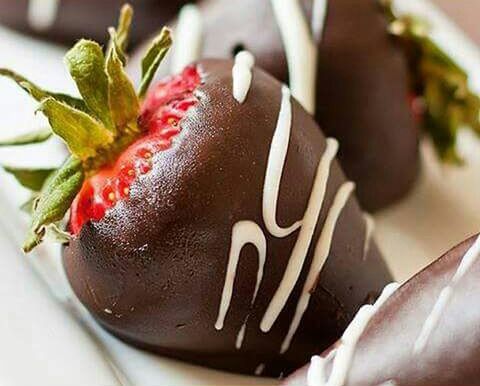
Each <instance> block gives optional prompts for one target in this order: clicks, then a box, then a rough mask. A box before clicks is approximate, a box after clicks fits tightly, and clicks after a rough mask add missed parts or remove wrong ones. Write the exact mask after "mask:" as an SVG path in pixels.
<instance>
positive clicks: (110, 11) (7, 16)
mask: <svg viewBox="0 0 480 386" xmlns="http://www.w3.org/2000/svg"><path fill="white" fill-rule="evenodd" d="M128 2H129V3H130V4H132V6H133V7H134V11H135V18H134V25H135V27H134V28H133V29H132V34H131V42H132V44H135V43H137V42H140V41H141V40H142V39H145V38H147V37H148V36H150V35H151V34H152V33H154V32H155V31H157V30H158V29H159V28H160V27H161V26H162V25H163V24H165V23H167V22H168V21H169V20H170V19H171V18H173V17H174V16H175V15H176V13H177V12H178V10H179V9H180V7H181V6H182V5H183V4H186V3H187V2H188V0H130V1H128ZM125 3H126V1H125V0H60V4H59V9H58V14H57V18H56V20H55V23H54V24H53V25H52V26H51V27H50V28H48V29H46V30H41V31H38V30H35V29H34V28H32V26H31V25H30V24H29V21H28V17H27V14H28V11H27V10H28V0H0V23H1V24H4V25H6V26H7V27H10V28H14V29H17V30H20V31H22V32H25V33H29V34H34V35H36V36H39V37H42V38H44V39H48V40H53V41H56V42H60V43H65V44H68V45H71V44H73V43H75V42H76V41H77V40H78V39H80V38H88V39H93V40H95V41H98V42H104V43H105V42H107V41H108V33H107V27H108V26H112V25H116V23H117V18H118V13H119V11H120V8H121V6H122V5H123V4H125Z"/></svg>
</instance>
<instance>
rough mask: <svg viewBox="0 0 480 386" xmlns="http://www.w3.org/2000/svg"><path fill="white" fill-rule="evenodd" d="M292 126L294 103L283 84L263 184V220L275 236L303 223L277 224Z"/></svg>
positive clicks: (285, 234)
mask: <svg viewBox="0 0 480 386" xmlns="http://www.w3.org/2000/svg"><path fill="white" fill-rule="evenodd" d="M291 126H292V103H291V100H290V90H289V89H288V87H287V86H282V102H281V106H280V112H279V114H278V121H277V127H276V128H275V132H274V134H273V139H272V144H271V146H270V153H269V155H268V162H267V172H266V174H265V183H264V186H263V205H262V206H263V221H264V222H265V226H266V228H267V230H268V231H269V232H270V234H272V235H273V236H275V237H285V236H288V235H289V234H291V233H292V232H294V231H296V230H297V229H298V228H300V226H301V225H302V222H301V221H297V222H295V223H294V224H293V225H291V226H289V227H288V228H282V227H280V226H279V225H278V224H277V202H278V193H279V190H280V181H281V178H282V174H283V168H284V166H285V158H286V157H287V150H288V143H289V141H290V130H291Z"/></svg>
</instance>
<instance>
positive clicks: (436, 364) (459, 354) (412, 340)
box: [284, 236, 480, 386]
mask: <svg viewBox="0 0 480 386" xmlns="http://www.w3.org/2000/svg"><path fill="white" fill-rule="evenodd" d="M479 276H480V238H479V237H478V236H475V237H472V238H470V239H468V240H466V241H464V242H463V243H461V244H459V245H458V246H456V247H455V248H453V249H451V250H450V251H449V252H447V253H446V254H445V255H443V256H442V257H441V258H439V259H438V260H437V261H436V262H434V263H432V264H431V265H430V266H429V267H427V268H425V269H424V270H423V271H421V272H420V273H419V274H417V275H416V276H414V277H413V278H412V279H410V280H409V281H407V282H406V283H405V284H404V285H403V286H402V287H400V288H399V289H398V290H397V291H395V292H394V293H393V294H392V295H391V296H390V297H389V299H388V300H387V301H386V303H384V305H383V306H382V307H381V308H379V310H378V311H377V312H376V313H375V314H374V316H373V317H372V318H371V320H370V322H369V323H368V324H367V326H366V328H365V329H364V331H363V332H362V334H361V336H360V339H359V340H358V343H357V344H356V346H355V348H354V353H353V358H352V359H351V361H349V363H348V366H347V368H346V369H347V372H346V373H345V376H346V379H345V382H342V383H341V384H342V385H345V386H360V385H361V386H377V385H395V386H432V385H435V386H451V385H455V386H467V385H471V386H473V385H478V384H479V379H480V365H479V364H480V362H479V359H478V358H479V355H480V344H479V342H480V328H479V326H480V308H479V307H477V306H476V305H477V303H478V297H479V295H480V284H479V283H480V281H479V280H478V278H479ZM338 347H339V346H338V345H337V346H336V347H335V346H334V347H332V349H330V350H329V351H330V352H332V354H331V355H330V360H327V361H326V362H325V367H324V370H325V376H327V377H329V376H330V375H331V371H332V363H334V362H333V361H334V360H335V359H334V358H335V355H336V354H335V353H333V351H332V350H334V349H335V348H337V350H338ZM337 352H338V351H337ZM312 363H313V362H312ZM317 363H318V362H317ZM339 367H340V366H339ZM314 370H315V368H314V367H313V366H312V365H307V366H305V367H304V368H302V369H301V370H299V371H297V372H296V373H294V374H293V375H292V376H291V377H290V378H289V379H287V380H286V381H285V383H284V385H286V386H307V385H308V386H322V385H325V384H326V380H325V379H324V380H322V379H320V377H319V376H318V373H317V374H315V371H314ZM307 374H308V376H307ZM307 378H308V381H307ZM335 384H336V383H335Z"/></svg>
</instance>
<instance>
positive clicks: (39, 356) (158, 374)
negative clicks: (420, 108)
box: [0, 0, 480, 386]
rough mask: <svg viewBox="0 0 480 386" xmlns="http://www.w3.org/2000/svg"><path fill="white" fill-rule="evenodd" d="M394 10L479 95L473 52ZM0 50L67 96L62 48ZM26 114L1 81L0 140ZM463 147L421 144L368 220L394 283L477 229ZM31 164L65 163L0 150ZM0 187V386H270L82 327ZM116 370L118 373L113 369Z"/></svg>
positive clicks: (442, 22) (8, 38)
mask: <svg viewBox="0 0 480 386" xmlns="http://www.w3.org/2000/svg"><path fill="white" fill-rule="evenodd" d="M398 5H399V8H401V9H402V10H408V9H414V10H415V11H417V12H422V13H425V14H427V15H428V16H429V19H430V20H431V21H433V24H434V25H435V26H436V27H437V28H436V29H435V38H436V39H437V40H438V42H439V43H441V45H442V47H444V48H445V49H447V50H448V51H449V52H450V53H451V54H452V55H453V56H454V57H456V58H457V60H459V61H460V63H461V64H462V65H463V66H464V67H465V68H466V69H467V70H468V72H469V73H470V75H471V84H472V87H474V89H475V90H477V91H480V71H479V70H478V69H480V54H479V53H478V51H477V49H476V48H475V46H474V45H473V44H472V43H470V42H469V41H468V40H467V39H466V38H465V37H464V36H463V34H462V33H460V32H459V31H458V29H456V28H455V26H453V25H451V24H450V23H449V22H448V20H446V19H445V18H444V17H443V15H442V14H440V13H438V12H437V11H436V10H435V9H433V8H432V7H431V6H429V5H428V4H427V3H426V2H425V1H421V0H400V2H398ZM0 52H1V53H2V55H1V57H0V66H1V67H13V68H15V69H16V70H18V71H19V72H21V73H23V74H25V75H27V76H29V77H30V78H31V79H32V80H34V81H35V82H37V83H38V84H40V85H42V86H45V87H48V88H53V89H56V90H61V91H69V92H72V91H75V88H74V85H73V83H72V82H71V81H70V80H69V77H68V74H67V71H66V70H65V68H64V66H63V61H62V57H63V54H64V50H63V49H61V48H57V47H53V46H50V45H47V44H43V43H38V42H34V41H32V40H30V39H27V38H23V37H20V36H18V35H15V34H13V33H10V32H8V31H6V30H3V29H0ZM34 109H35V103H33V102H32V101H31V100H30V98H29V97H28V96H26V95H25V94H23V93H21V92H20V91H19V90H18V88H17V87H16V86H15V85H13V84H12V83H11V82H9V81H7V80H4V79H0V127H1V128H2V130H1V132H0V134H1V136H5V137H6V136H9V135H12V134H14V133H15V134H18V133H19V131H20V130H22V131H23V130H25V131H26V130H29V129H31V128H33V127H40V126H41V125H42V124H45V120H44V119H43V118H42V117H41V116H34V115H33V111H34ZM461 145H462V146H461V147H462V151H463V152H464V153H465V154H466V156H467V158H468V161H469V164H468V167H465V168H460V169H459V168H445V167H441V166H440V165H439V164H438V163H437V162H436V160H435V157H434V155H433V153H432V151H431V148H430V147H429V145H428V144H423V145H422V158H423V162H422V163H423V169H422V173H421V176H420V178H419V181H418V183H417V185H416V186H415V188H414V190H413V191H412V193H411V194H410V196H409V197H407V198H406V199H405V200H404V201H403V202H401V203H399V204H397V205H395V206H394V207H392V208H389V209H388V210H386V211H384V212H383V213H380V214H378V215H376V216H375V217H376V221H377V224H376V229H375V236H376V239H377V241H378V243H379V244H380V246H381V248H382V250H383V251H384V253H385V255H386V256H387V259H388V261H389V265H390V266H391V268H392V269H393V271H394V273H395V275H396V276H397V278H399V279H400V280H402V279H405V278H407V277H408V276H410V275H411V274H412V273H414V272H416V271H417V270H418V269H419V268H421V267H423V266H425V265H426V264H428V263H429V262H430V261H432V260H433V259H435V258H436V257H438V256H439V255H440V254H441V253H442V252H444V251H446V250H447V249H448V248H450V247H451V246H453V245H454V244H456V243H458V242H460V241H462V240H463V239H465V238H466V237H467V236H469V235H471V234H473V233H475V232H478V231H479V230H480V209H479V204H478V197H480V182H479V181H480V145H479V144H478V141H477V140H476V139H475V138H473V137H472V136H470V135H468V133H466V134H465V135H464V136H463V138H462V141H461ZM39 159H40V160H41V161H40V162H41V164H42V165H45V166H46V165H56V164H58V163H59V162H61V160H62V159H63V155H62V152H61V147H59V146H58V143H55V142H54V141H50V142H49V143H48V144H45V145H37V146H32V147H31V148H30V149H28V150H25V149H23V150H21V151H20V150H18V149H13V150H12V149H8V150H7V149H0V162H3V163H5V162H8V163H14V164H16V165H24V166H26V165H32V164H36V165H38V164H39V161H38V160H39ZM0 181H1V186H2V190H0V223H1V226H0V256H1V259H0V298H1V299H2V311H3V313H2V318H1V319H0V342H2V345H1V346H0V384H1V385H2V386H4V385H5V386H18V385H32V384H35V385H39V386H41V385H49V386H50V385H59V386H60V385H61V386H64V385H67V384H68V385H71V384H78V385H91V386H117V385H135V386H157V385H168V386H183V385H185V386H186V385H188V386H191V385H194V386H207V385H208V386H217V385H218V386H220V385H222V386H234V385H235V386H237V385H238V386H241V385H257V384H258V385H262V384H263V385H277V384H278V382H277V381H273V380H262V379H252V378H249V377H241V376H233V375H230V374H224V373H221V372H216V371H211V370H208V369H204V368H200V367H195V366H189V365H186V364H183V363H179V362H176V361H171V360H168V359H164V358H160V357H156V356H153V355H149V354H146V353H144V352H140V351H138V350H136V349H133V348H131V347H128V346H127V345H125V344H123V343H121V342H119V341H118V340H116V339H115V338H113V337H112V336H110V335H108V334H107V333H105V332H104V331H103V330H101V329H100V328H98V326H96V325H95V323H94V322H93V321H92V320H91V319H90V318H89V317H88V316H85V314H84V313H83V312H82V315H83V316H82V319H83V320H84V322H85V323H86V325H87V326H88V327H86V328H81V327H80V325H81V324H79V322H78V320H79V317H78V316H75V315H76V312H73V313H72V312H70V311H71V310H72V307H71V306H70V304H69V303H68V299H69V297H70V293H69V290H68V287H66V286H65V285H64V278H63V277H62V276H61V271H60V270H59V269H58V262H59V258H58V253H56V252H55V249H54V248H51V247H49V248H42V249H41V250H39V251H38V252H37V253H36V255H35V256H32V257H29V258H23V259H22V257H21V255H20V253H19V252H18V245H19V243H20V241H21V239H22V237H23V230H22V229H21V228H22V227H23V221H22V218H21V215H20V214H19V212H18V211H17V210H16V209H15V208H16V206H17V205H18V204H19V203H20V202H21V200H23V199H24V198H25V197H26V192H24V191H23V190H21V189H20V188H18V187H16V184H15V183H14V182H13V180H12V178H11V177H10V176H6V175H5V174H4V173H0ZM28 262H31V263H32V264H28ZM32 268H33V269H32ZM37 273H38V274H37ZM42 280H43V281H44V282H42ZM45 283H47V284H48V285H45ZM89 331H90V332H89ZM101 357H103V360H102V359H101ZM111 362H113V363H114V364H115V366H116V367H117V371H114V370H113V367H112V365H110V363H111ZM119 368H121V369H122V370H121V374H118V373H117V372H118V369H119Z"/></svg>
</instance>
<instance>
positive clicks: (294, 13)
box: [271, 0, 317, 114]
mask: <svg viewBox="0 0 480 386" xmlns="http://www.w3.org/2000/svg"><path fill="white" fill-rule="evenodd" d="M271 2H272V7H273V11H274V14H275V18H276V19H277V23H278V25H279V27H280V33H281V35H282V40H283V45H284V47H285V53H286V55H287V62H288V73H289V79H290V89H291V90H292V95H293V96H294V97H295V98H296V99H297V100H298V101H299V102H300V104H301V105H302V106H303V107H304V108H305V110H307V111H308V112H309V113H310V114H313V113H314V112H315V89H316V83H315V82H316V75H317V46H316V44H315V41H314V40H313V38H312V35H311V33H310V28H309V23H308V22H307V20H306V17H305V14H304V12H303V10H302V8H301V4H300V1H298V0H271Z"/></svg>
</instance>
